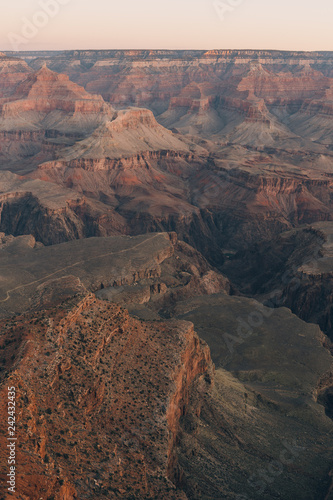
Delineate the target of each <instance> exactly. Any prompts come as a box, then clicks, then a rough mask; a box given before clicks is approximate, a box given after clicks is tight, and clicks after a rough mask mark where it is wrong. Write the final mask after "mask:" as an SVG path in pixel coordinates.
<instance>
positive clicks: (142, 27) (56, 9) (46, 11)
mask: <svg viewBox="0 0 333 500" xmlns="http://www.w3.org/2000/svg"><path fill="white" fill-rule="evenodd" d="M332 20H333V2H332V0H316V1H314V0H217V1H215V0H168V1H167V2H166V1H164V2H159V1H156V0H140V1H138V0H123V1H121V2H119V1H117V2H116V1H112V0H94V1H91V0H11V1H10V2H5V4H4V5H2V7H1V19H0V50H12V49H18V50H38V49H40V50H42V49H59V50H62V49H74V48H81V49H84V48H86V49H89V48H90V49H98V48H100V49H112V48H155V49H158V48H169V49H177V48H180V49H181V48H183V49H191V48H192V49H213V48H223V49H228V48H230V49H232V48H233V49H282V50H333V35H332V27H331V25H332ZM36 25H37V26H36Z"/></svg>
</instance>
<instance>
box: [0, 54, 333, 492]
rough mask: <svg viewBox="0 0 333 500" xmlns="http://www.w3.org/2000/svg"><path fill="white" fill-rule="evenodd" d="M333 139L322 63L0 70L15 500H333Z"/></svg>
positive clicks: (101, 58) (290, 57)
mask: <svg viewBox="0 0 333 500" xmlns="http://www.w3.org/2000/svg"><path fill="white" fill-rule="evenodd" d="M332 116H333V56H332V53H331V52H315V53H310V52H302V53H301V52H281V51H223V50H216V51H214V50H211V51H168V50H160V51H153V50H150V51H149V50H147V51H135V50H133V51H125V50H124V51H121V50H118V51H117V50H114V51H111V50H110V51H107V50H106V51H79V50H78V51H65V52H61V51H54V52H52V51H50V52H48V51H44V52H29V51H26V52H18V53H10V52H7V53H4V54H2V53H1V54H0V318H1V337H0V380H1V384H0V390H1V394H2V395H1V405H0V413H1V416H2V417H3V418H2V420H1V426H2V427H1V428H2V432H1V438H0V440H1V441H0V442H1V446H0V450H1V451H0V454H1V463H3V464H6V446H5V442H6V436H7V428H6V419H5V413H6V404H7V401H6V397H7V394H6V391H7V387H10V386H15V387H16V391H17V400H16V405H17V406H16V416H17V430H16V432H17V438H18V443H19V445H18V448H17V463H18V473H17V493H16V494H15V495H16V496H14V498H18V499H20V500H27V499H36V498H38V499H42V500H52V499H53V500H74V499H84V498H87V499H88V498H94V499H95V498H96V499H97V498H101V499H111V498H112V499H113V498H115V499H116V498H119V499H121V498H123V499H128V500H133V499H138V500H140V499H161V500H164V499H165V500H169V499H170V500H171V499H174V500H176V499H179V500H180V499H181V500H186V499H188V500H201V499H204V500H213V499H214V500H218V499H228V500H250V499H255V498H262V499H264V500H266V499H267V500H269V499H275V498H276V499H283V500H289V499H290V500H295V499H296V500H297V499H302V500H304V499H306V500H314V499H316V500H331V498H332V491H333V487H332V471H333V463H332V454H331V450H332V446H333V441H332V438H333V433H332V431H333V427H332V416H333V405H332V394H333V379H332V373H333V362H332V352H333V348H332V340H333V327H332V324H333V323H332V318H333V309H332V307H333V299H332V297H333V291H332V286H333V281H332V275H333V262H332V241H333V236H332V235H333V217H332V215H333V206H332V199H333V183H332V173H333V132H332ZM0 478H1V483H2V484H1V488H2V489H1V495H2V496H1V498H4V499H5V498H6V499H7V498H10V495H9V493H8V492H7V491H6V490H5V489H4V488H3V484H5V478H6V468H5V467H3V466H1V469H0ZM11 496H12V495H11Z"/></svg>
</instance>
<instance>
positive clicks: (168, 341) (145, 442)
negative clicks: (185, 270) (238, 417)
mask: <svg viewBox="0 0 333 500" xmlns="http://www.w3.org/2000/svg"><path fill="white" fill-rule="evenodd" d="M28 325H29V328H28ZM92 325H93V327H92ZM5 332H7V333H6V334H5V337H3V343H2V348H3V349H4V351H3V352H4V353H5V356H6V359H8V360H9V358H11V360H10V361H8V362H6V364H5V366H4V367H3V368H5V372H3V374H2V380H1V383H2V389H1V390H2V393H3V397H2V398H1V401H2V403H1V412H2V414H4V412H5V406H6V408H7V404H6V405H5V406H4V402H5V399H6V398H5V392H6V391H7V385H8V383H10V385H15V387H16V391H17V400H16V403H17V407H16V408H17V410H16V411H17V415H18V416H19V418H20V421H19V422H17V431H16V433H17V437H18V439H19V441H20V443H21V447H20V448H19V449H18V450H17V459H18V461H19V463H20V464H21V466H20V471H21V473H20V474H19V475H18V476H17V489H18V490H20V491H24V494H25V495H26V496H27V497H29V498H36V497H37V496H40V495H45V494H46V495H47V496H48V497H50V496H54V497H55V498H59V499H60V498H66V499H68V500H74V498H80V497H82V496H86V495H88V496H93V497H94V498H101V499H104V498H105V499H106V498H110V495H111V496H115V497H116V496H119V495H121V497H122V498H127V499H130V498H133V496H135V498H151V497H153V496H156V495H158V496H159V498H168V499H170V500H185V499H186V498H187V496H186V495H185V493H184V492H182V490H181V489H178V488H176V486H175V484H174V483H173V482H172V481H173V480H174V476H175V475H176V469H177V464H176V461H175V457H176V452H175V446H176V436H177V433H178V429H179V419H180V417H181V415H182V414H184V413H186V407H187V404H188V399H189V397H190V394H191V391H192V384H193V382H194V381H196V380H198V379H203V382H204V378H205V377H206V378H207V379H208V378H210V377H211V376H212V364H211V361H210V356H209V349H208V347H207V346H206V345H205V344H204V343H203V342H202V341H199V339H198V337H197V336H196V334H195V333H194V331H193V327H192V326H191V325H190V324H189V323H186V322H176V321H174V322H171V323H163V322H158V323H143V322H140V321H136V320H133V319H131V318H130V317H129V316H128V314H127V313H126V311H124V310H122V309H120V308H119V307H118V306H114V305H113V306H111V305H108V304H107V303H105V302H100V301H96V299H95V298H94V297H90V296H88V297H86V298H83V299H75V300H74V301H72V302H66V303H64V305H63V307H62V308H60V309H58V310H47V311H44V312H43V313H42V314H41V315H37V316H33V317H29V316H27V317H21V318H20V320H15V319H14V320H12V321H11V322H10V323H8V325H7V326H5V325H4V328H3V333H5ZM8 356H9V357H8ZM208 373H209V375H208ZM50 387H52V391H50ZM208 387H209V386H208ZM3 421H4V420H3ZM78 423H79V425H78ZM5 435H6V433H5V432H3V433H2V441H3V440H4V439H5ZM0 453H1V454H2V455H1V456H2V458H3V459H4V458H5V454H6V447H5V446H1V452H0ZM4 462H5V460H4ZM4 462H3V463H4ZM78 463H80V465H79V467H78ZM93 463H96V464H98V469H97V468H96V470H95V469H93V468H92V464H93ZM4 477H5V472H4V471H3V470H1V478H2V485H4V484H5V481H4V480H3V479H4ZM27 477H28V478H29V481H27V480H26V478H27Z"/></svg>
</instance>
